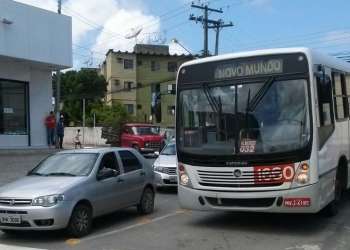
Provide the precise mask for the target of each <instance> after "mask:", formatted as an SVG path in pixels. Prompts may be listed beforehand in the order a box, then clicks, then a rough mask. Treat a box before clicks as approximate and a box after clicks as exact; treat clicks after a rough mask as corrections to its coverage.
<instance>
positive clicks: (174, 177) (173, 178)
mask: <svg viewBox="0 0 350 250" xmlns="http://www.w3.org/2000/svg"><path fill="white" fill-rule="evenodd" d="M169 181H170V182H173V183H176V182H177V176H169Z"/></svg>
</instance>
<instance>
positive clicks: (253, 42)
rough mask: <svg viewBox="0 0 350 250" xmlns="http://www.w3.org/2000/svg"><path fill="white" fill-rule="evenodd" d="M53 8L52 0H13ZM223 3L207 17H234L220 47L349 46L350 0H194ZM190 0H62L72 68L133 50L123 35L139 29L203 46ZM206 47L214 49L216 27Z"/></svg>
mask: <svg viewBox="0 0 350 250" xmlns="http://www.w3.org/2000/svg"><path fill="white" fill-rule="evenodd" d="M17 1H19V2H24V3H27V4H32V5H35V6H38V7H41V8H45V9H49V10H53V11H55V10H56V0H17ZM194 2H195V3H196V4H202V3H203V4H204V3H209V6H210V7H213V8H222V9H223V11H224V14H215V13H211V14H210V18H211V19H219V18H222V19H224V20H225V21H227V22H229V21H232V22H233V23H234V25H235V26H234V27H232V28H226V29H224V30H223V31H222V32H221V39H220V53H228V52H236V51H242V50H254V49H261V48H272V47H290V46H308V47H313V48H316V49H319V50H322V51H325V52H326V53H329V54H334V53H339V52H343V51H350V47H349V46H350V14H349V10H350V1H349V0H332V1H330V0H328V1H326V0H318V1H315V0H211V1H198V0H195V1H194ZM190 5H191V1H189V0H88V1H87V0H63V9H62V12H63V14H66V15H70V16H72V18H73V51H74V53H73V56H74V65H75V67H76V68H78V67H81V66H96V65H98V64H99V63H100V62H101V61H102V60H103V58H104V54H105V53H106V52H107V50H108V49H114V50H132V47H133V45H134V43H135V40H134V39H125V36H126V35H128V34H130V33H132V32H133V30H134V31H135V30H137V29H141V28H142V31H141V34H140V36H139V37H138V42H144V43H146V42H154V43H160V42H164V43H166V44H170V46H171V49H172V51H173V52H174V53H175V52H177V53H183V52H184V51H183V50H182V49H181V47H179V46H178V45H176V44H173V43H171V40H172V38H176V39H177V40H178V41H179V42H180V43H181V44H183V45H184V46H185V47H186V48H188V49H189V50H190V51H192V52H193V53H200V51H201V50H202V49H203V29H202V26H201V24H199V23H198V24H196V23H194V22H191V21H189V20H188V18H189V15H190V14H191V13H193V14H195V15H201V14H202V12H201V11H200V10H198V9H191V8H190ZM209 38H210V39H209V46H210V47H209V48H210V50H211V51H213V50H214V32H213V31H211V32H210V37H209Z"/></svg>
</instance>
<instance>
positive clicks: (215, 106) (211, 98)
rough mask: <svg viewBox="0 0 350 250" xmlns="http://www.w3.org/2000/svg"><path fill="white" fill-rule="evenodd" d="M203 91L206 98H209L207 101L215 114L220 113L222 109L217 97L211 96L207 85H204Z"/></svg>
mask: <svg viewBox="0 0 350 250" xmlns="http://www.w3.org/2000/svg"><path fill="white" fill-rule="evenodd" d="M203 91H204V94H205V96H206V97H207V100H208V102H209V104H210V107H211V109H212V110H213V111H214V112H216V113H218V112H219V109H220V108H219V104H218V103H217V101H216V99H215V97H214V96H213V95H212V94H211V92H210V90H209V87H208V85H207V84H203Z"/></svg>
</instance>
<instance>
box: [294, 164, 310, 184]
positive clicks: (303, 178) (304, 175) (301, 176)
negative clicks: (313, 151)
mask: <svg viewBox="0 0 350 250" xmlns="http://www.w3.org/2000/svg"><path fill="white" fill-rule="evenodd" d="M294 181H295V182H296V183H297V184H299V185H305V184H308V183H309V182H310V167H309V165H308V164H307V163H302V164H300V165H299V167H298V169H297V172H296V174H295V178H294Z"/></svg>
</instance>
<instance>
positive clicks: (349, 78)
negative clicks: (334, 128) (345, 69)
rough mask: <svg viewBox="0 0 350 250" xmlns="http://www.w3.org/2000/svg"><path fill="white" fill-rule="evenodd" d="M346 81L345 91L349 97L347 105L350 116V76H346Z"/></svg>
mask: <svg viewBox="0 0 350 250" xmlns="http://www.w3.org/2000/svg"><path fill="white" fill-rule="evenodd" d="M344 77H345V79H344V80H345V81H344V84H345V89H346V96H347V99H348V102H347V105H348V115H350V107H349V105H350V74H346V75H345V76H344Z"/></svg>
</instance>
